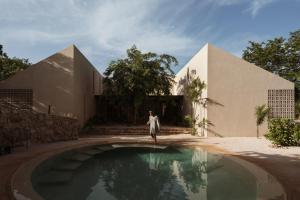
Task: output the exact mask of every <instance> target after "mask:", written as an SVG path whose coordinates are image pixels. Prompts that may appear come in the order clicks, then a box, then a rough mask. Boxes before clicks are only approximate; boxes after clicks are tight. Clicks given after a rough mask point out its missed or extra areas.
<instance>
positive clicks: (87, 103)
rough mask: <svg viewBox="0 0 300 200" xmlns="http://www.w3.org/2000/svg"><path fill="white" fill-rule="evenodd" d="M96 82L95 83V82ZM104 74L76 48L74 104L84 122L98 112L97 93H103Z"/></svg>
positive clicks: (80, 120)
mask: <svg viewBox="0 0 300 200" xmlns="http://www.w3.org/2000/svg"><path fill="white" fill-rule="evenodd" d="M93 82H94V83H93ZM101 83H102V76H101V74H100V73H99V72H98V71H97V70H96V69H95V68H94V67H93V65H92V64H91V63H90V62H89V61H88V60H87V59H86V58H85V56H84V55H83V54H82V53H81V52H80V51H79V50H78V49H77V48H76V47H75V48H74V86H75V90H74V95H75V98H74V105H75V108H74V109H75V113H77V116H78V119H79V122H80V123H81V124H83V123H84V122H86V121H87V120H89V119H90V118H91V117H93V116H94V115H95V112H96V102H95V95H99V94H102V86H101V85H102V84H101Z"/></svg>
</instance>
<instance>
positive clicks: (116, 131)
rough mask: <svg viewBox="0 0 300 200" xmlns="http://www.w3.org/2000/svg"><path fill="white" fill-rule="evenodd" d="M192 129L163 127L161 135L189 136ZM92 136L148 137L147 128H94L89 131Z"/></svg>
mask: <svg viewBox="0 0 300 200" xmlns="http://www.w3.org/2000/svg"><path fill="white" fill-rule="evenodd" d="M190 131H191V129H190V128H186V127H161V129H160V132H159V134H160V135H173V134H189V133H190ZM89 133H90V134H97V135H148V134H149V127H147V126H130V127H127V126H107V127H106V126H94V127H92V129H91V130H90V131H89Z"/></svg>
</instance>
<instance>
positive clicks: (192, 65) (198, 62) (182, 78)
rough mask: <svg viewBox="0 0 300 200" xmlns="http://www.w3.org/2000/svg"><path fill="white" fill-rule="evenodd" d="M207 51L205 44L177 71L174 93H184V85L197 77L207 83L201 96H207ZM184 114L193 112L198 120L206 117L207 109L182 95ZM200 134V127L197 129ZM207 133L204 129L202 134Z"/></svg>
mask: <svg viewBox="0 0 300 200" xmlns="http://www.w3.org/2000/svg"><path fill="white" fill-rule="evenodd" d="M207 53H208V46H207V45H205V46H204V47H203V48H202V49H201V50H200V51H199V52H198V53H197V54H196V55H194V56H193V58H192V59H191V60H190V61H189V62H188V63H187V64H186V65H185V66H184V67H183V68H182V69H181V70H180V71H179V72H178V73H177V75H176V77H175V82H176V84H175V85H174V87H173V94H174V95H185V90H186V87H187V85H188V83H189V81H191V80H192V79H193V78H196V77H199V78H200V80H201V81H204V82H205V83H206V85H207V87H206V89H204V90H203V93H202V98H207V89H208V88H209V86H208V84H207V81H208V79H207V77H208V76H207ZM183 105H184V108H183V113H184V115H190V114H191V113H192V112H194V115H195V116H196V117H197V119H198V121H197V122H200V120H202V119H203V118H206V119H207V110H206V108H204V107H202V106H199V105H198V106H197V105H192V102H191V101H190V100H189V99H188V98H187V97H186V96H184V103H183ZM198 131H199V134H200V129H199V130H198ZM206 135H207V130H204V136H206Z"/></svg>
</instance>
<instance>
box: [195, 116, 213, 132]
mask: <svg viewBox="0 0 300 200" xmlns="http://www.w3.org/2000/svg"><path fill="white" fill-rule="evenodd" d="M197 125H198V127H200V128H201V135H202V136H204V130H207V127H208V126H213V123H211V121H209V120H208V119H206V118H202V120H201V121H200V122H199V123H198V124H197Z"/></svg>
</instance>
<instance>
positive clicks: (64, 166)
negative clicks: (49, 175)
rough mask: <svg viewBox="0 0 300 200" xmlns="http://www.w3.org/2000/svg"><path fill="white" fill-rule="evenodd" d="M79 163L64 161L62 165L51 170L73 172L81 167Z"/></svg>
mask: <svg viewBox="0 0 300 200" xmlns="http://www.w3.org/2000/svg"><path fill="white" fill-rule="evenodd" d="M81 164H82V163H81V162H76V161H65V162H63V163H60V164H58V165H57V166H55V167H53V170H59V171H61V170H63V171H64V170H67V171H68V170H70V171H73V170H75V169H77V168H79V167H80V166H81Z"/></svg>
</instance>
